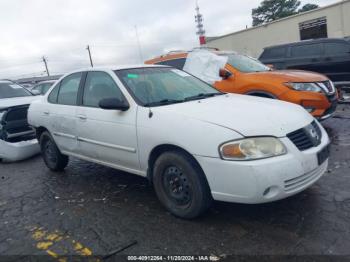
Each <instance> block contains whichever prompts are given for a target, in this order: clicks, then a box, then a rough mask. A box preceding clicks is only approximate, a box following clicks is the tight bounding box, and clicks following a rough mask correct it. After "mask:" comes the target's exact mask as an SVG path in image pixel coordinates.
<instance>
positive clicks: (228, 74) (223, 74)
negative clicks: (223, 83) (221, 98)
mask: <svg viewBox="0 0 350 262" xmlns="http://www.w3.org/2000/svg"><path fill="white" fill-rule="evenodd" d="M219 75H220V77H222V79H224V80H225V79H227V78H230V77H231V76H232V75H233V74H232V73H231V72H230V71H227V70H226V69H224V68H223V69H220V72H219Z"/></svg>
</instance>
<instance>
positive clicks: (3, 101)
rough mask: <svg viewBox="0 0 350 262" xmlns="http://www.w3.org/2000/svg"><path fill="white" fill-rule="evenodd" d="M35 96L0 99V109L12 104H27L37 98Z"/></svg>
mask: <svg viewBox="0 0 350 262" xmlns="http://www.w3.org/2000/svg"><path fill="white" fill-rule="evenodd" d="M38 99H39V97H37V96H24V97H13V98H3V99H0V109H4V108H9V107H13V106H21V105H29V104H30V103H31V102H33V101H35V100H38Z"/></svg>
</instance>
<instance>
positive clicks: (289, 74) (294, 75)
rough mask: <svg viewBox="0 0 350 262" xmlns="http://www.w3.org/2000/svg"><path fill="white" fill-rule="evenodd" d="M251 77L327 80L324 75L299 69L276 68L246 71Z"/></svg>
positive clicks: (305, 80)
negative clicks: (273, 69)
mask: <svg viewBox="0 0 350 262" xmlns="http://www.w3.org/2000/svg"><path fill="white" fill-rule="evenodd" d="M247 75H250V76H251V77H254V78H256V77H259V79H261V78H262V77H263V78H266V79H271V78H272V79H275V80H277V79H279V80H280V81H281V82H322V81H327V80H329V79H328V78H327V77H326V76H324V75H321V74H318V73H314V72H308V71H301V70H276V71H267V72H256V73H248V74H247Z"/></svg>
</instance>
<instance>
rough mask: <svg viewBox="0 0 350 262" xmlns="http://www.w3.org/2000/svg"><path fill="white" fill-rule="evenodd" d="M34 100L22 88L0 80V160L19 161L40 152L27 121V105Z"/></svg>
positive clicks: (33, 97) (32, 130) (33, 132)
mask: <svg viewBox="0 0 350 262" xmlns="http://www.w3.org/2000/svg"><path fill="white" fill-rule="evenodd" d="M36 99H37V97H35V96H33V95H32V94H31V93H30V92H29V91H28V90H27V89H25V88H23V87H22V86H20V85H18V84H16V83H14V82H12V81H8V80H0V160H3V161H7V162H9V161H19V160H23V159H25V158H28V157H31V156H33V155H35V154H37V153H39V152H40V148H39V145H38V140H37V139H36V137H35V130H34V129H33V128H32V127H30V126H29V125H28V121H27V111H28V107H29V104H30V103H31V102H32V101H34V100H36Z"/></svg>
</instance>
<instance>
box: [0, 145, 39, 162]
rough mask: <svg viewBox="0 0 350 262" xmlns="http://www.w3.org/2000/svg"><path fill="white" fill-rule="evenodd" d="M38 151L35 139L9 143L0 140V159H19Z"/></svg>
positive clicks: (8, 160)
mask: <svg viewBox="0 0 350 262" xmlns="http://www.w3.org/2000/svg"><path fill="white" fill-rule="evenodd" d="M39 152H40V147H39V144H38V140H37V139H32V140H28V141H21V142H17V143H9V142H5V141H4V140H0V159H2V160H3V161H6V162H14V161H21V160H24V159H26V158H29V157H31V156H34V155H36V154H38V153H39Z"/></svg>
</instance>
